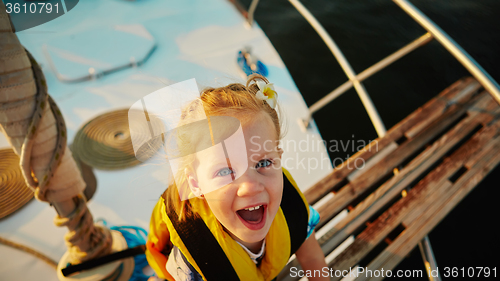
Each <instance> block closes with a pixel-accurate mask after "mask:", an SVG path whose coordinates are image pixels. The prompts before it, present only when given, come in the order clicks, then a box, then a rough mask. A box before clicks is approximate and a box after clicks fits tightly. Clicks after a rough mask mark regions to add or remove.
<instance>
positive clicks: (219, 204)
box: [188, 112, 283, 249]
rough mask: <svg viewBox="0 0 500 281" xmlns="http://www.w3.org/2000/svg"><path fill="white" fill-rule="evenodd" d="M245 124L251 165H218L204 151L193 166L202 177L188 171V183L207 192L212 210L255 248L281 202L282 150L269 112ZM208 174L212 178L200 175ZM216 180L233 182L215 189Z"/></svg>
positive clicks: (235, 235) (197, 190) (232, 232)
mask: <svg viewBox="0 0 500 281" xmlns="http://www.w3.org/2000/svg"><path fill="white" fill-rule="evenodd" d="M242 127H243V134H244V138H245V143H246V154H247V158H248V169H246V170H244V171H243V170H238V168H237V167H236V168H233V167H230V168H228V167H227V165H226V166H225V167H217V165H218V164H217V163H216V162H214V161H210V157H209V156H208V155H205V156H204V157H203V159H197V161H196V162H197V165H196V166H195V167H194V172H195V174H196V175H200V177H196V176H194V175H188V183H189V185H190V187H191V189H192V190H194V191H195V192H194V193H198V194H197V195H200V193H201V194H203V195H204V198H205V199H206V201H207V203H208V205H209V207H210V209H211V211H212V213H213V214H214V215H215V217H216V218H217V220H218V221H219V222H220V223H221V224H222V226H223V227H224V228H225V229H226V231H228V233H229V234H230V235H231V237H233V239H235V240H236V241H238V242H240V243H242V244H243V245H245V246H247V247H248V248H250V249H252V248H255V246H256V245H260V242H261V241H262V240H263V239H264V238H265V236H266V235H267V233H268V231H269V229H270V227H271V224H272V222H273V220H274V217H275V216H276V213H277V212H278V209H279V206H280V204H281V197H282V193H283V173H282V170H281V154H282V151H281V150H280V149H278V146H277V145H278V136H277V133H276V130H275V129H274V125H273V123H272V120H271V118H270V117H269V116H268V115H267V114H266V113H263V112H262V113H259V114H256V115H255V116H253V118H251V120H249V121H247V122H245V123H243V124H242ZM240 166H241V165H240ZM245 166H246V165H245ZM239 173H242V174H239ZM206 174H209V175H212V176H211V177H213V179H210V178H206V177H203V176H201V175H206ZM231 178H235V179H236V180H234V181H232V180H231ZM213 180H218V181H221V180H222V181H225V180H227V182H230V183H229V184H227V185H225V186H223V187H221V188H216V189H213V190H212V189H210V186H209V185H210V181H213ZM204 191H207V192H204Z"/></svg>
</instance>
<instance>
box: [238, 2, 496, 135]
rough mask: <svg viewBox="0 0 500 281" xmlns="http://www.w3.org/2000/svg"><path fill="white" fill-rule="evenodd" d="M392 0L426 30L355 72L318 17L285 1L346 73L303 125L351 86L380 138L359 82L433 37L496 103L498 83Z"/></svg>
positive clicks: (408, 7)
mask: <svg viewBox="0 0 500 281" xmlns="http://www.w3.org/2000/svg"><path fill="white" fill-rule="evenodd" d="M393 1H394V3H396V4H397V5H398V6H399V7H400V8H401V9H402V10H403V11H405V12H406V13H407V14H408V15H410V16H411V17H412V18H413V19H414V20H415V21H416V22H417V23H418V24H420V25H421V26H422V27H423V28H424V29H426V30H427V33H426V34H424V35H422V36H421V37H419V38H418V39H416V40H415V41H413V42H411V43H409V44H408V45H406V46H404V47H403V48H401V49H399V50H397V51H396V52H394V53H393V54H391V55H389V56H387V57H386V58H384V59H382V60H381V61H379V62H377V63H375V64H374V65H372V66H371V67H369V68H367V69H365V70H364V71H362V72H361V73H359V74H356V73H355V72H354V70H353V69H352V67H351V65H350V64H349V62H348V61H347V59H346V58H345V56H344V54H343V53H342V51H341V50H340V49H339V47H338V46H337V44H336V43H335V41H334V40H333V39H332V37H331V36H330V35H329V34H328V32H327V31H326V30H325V28H324V27H323V26H322V25H321V24H320V23H319V22H318V20H317V19H316V18H315V17H314V16H313V15H312V14H311V12H309V10H308V9H307V8H306V7H304V5H302V3H301V2H300V1H299V0H289V2H290V3H291V4H292V5H293V6H294V7H295V9H297V11H298V12H299V13H300V14H301V15H302V16H303V17H304V18H305V19H306V20H307V21H308V22H309V24H310V25H311V26H312V27H313V28H314V29H315V30H316V32H317V33H318V35H319V36H320V37H321V39H322V40H323V41H324V42H325V44H326V45H327V46H328V48H329V49H330V51H331V52H332V54H333V55H334V56H335V58H336V59H337V61H338V63H339V64H340V66H341V67H342V69H343V70H344V72H345V74H346V76H347V77H348V78H349V80H348V81H346V82H345V83H344V84H342V85H340V86H339V87H337V88H336V89H335V90H333V91H331V92H330V93H329V94H327V95H325V96H324V97H323V98H321V99H320V100H318V101H317V102H315V103H314V104H313V105H311V106H310V107H309V110H308V115H307V116H306V118H305V119H303V120H301V122H302V124H303V125H304V128H307V127H309V125H310V122H311V121H312V116H313V114H314V113H316V112H317V111H319V110H320V109H322V108H323V107H325V105H327V104H328V103H330V102H332V101H333V100H335V99H336V98H337V97H339V96H340V95H342V94H343V93H345V92H347V91H348V90H349V89H351V88H352V87H354V89H355V90H356V92H357V94H358V96H359V98H360V99H361V102H362V103H363V106H364V107H365V110H366V111H367V113H368V116H369V117H370V120H371V122H372V124H373V126H374V127H375V130H376V132H377V135H378V136H379V137H383V136H384V135H385V134H386V131H387V130H386V128H385V126H384V123H383V122H382V119H381V118H380V114H379V113H378V111H377V109H376V107H375V105H374V104H373V102H372V100H371V98H370V95H369V94H368V92H367V91H366V89H365V87H364V86H363V84H361V82H362V81H363V80H365V79H367V78H369V77H370V76H372V75H373V74H375V73H377V72H379V71H380V70H382V69H384V68H385V67H387V66H389V65H390V64H392V63H393V62H395V61H397V60H399V59H400V58H402V57H403V56H405V55H407V54H409V53H410V52H412V51H414V50H415V49H417V48H419V47H421V46H423V45H425V44H427V43H429V42H430V41H432V39H436V40H437V41H438V42H439V43H440V44H441V45H442V46H443V47H444V48H445V49H446V50H447V51H448V52H449V53H450V54H452V55H453V56H454V57H455V58H456V59H457V60H458V61H459V62H460V63H461V64H462V65H463V66H464V67H465V68H466V69H467V70H468V71H469V72H470V73H471V74H472V76H474V77H475V78H476V79H477V80H478V81H479V83H481V85H482V86H483V87H484V88H485V89H486V90H487V91H488V92H489V93H490V94H491V95H492V96H493V98H494V99H495V100H496V101H497V102H498V103H499V104H500V86H499V85H498V83H497V82H496V81H495V80H494V79H493V78H492V77H491V76H490V75H489V74H488V73H487V72H486V71H485V70H484V69H483V68H482V67H481V66H480V65H479V64H478V63H477V62H476V61H475V60H474V59H473V58H472V57H471V56H470V55H469V54H468V53H467V52H466V51H465V50H464V49H463V48H462V47H460V45H458V44H457V43H456V42H455V41H454V40H453V39H452V38H451V37H450V36H449V35H448V34H446V33H445V32H444V31H443V30H442V29H441V28H439V27H438V26H437V25H436V24H435V23H434V22H433V21H432V20H430V19H429V18H428V17H427V16H426V15H424V14H423V13H422V12H421V11H420V10H419V9H417V8H416V7H415V6H414V5H412V4H411V3H410V2H408V1H407V0H393ZM257 4H258V0H253V1H252V3H251V4H250V9H249V11H248V15H247V19H248V23H249V24H252V23H253V18H254V17H253V15H254V13H255V10H256V6H257Z"/></svg>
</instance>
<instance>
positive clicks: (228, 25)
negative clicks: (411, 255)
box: [0, 0, 332, 280]
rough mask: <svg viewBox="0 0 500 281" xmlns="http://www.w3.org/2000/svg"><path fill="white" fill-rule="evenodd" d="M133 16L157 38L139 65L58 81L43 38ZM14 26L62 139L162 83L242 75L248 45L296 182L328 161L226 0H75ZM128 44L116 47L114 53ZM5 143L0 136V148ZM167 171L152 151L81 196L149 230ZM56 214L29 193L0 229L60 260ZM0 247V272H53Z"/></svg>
mask: <svg viewBox="0 0 500 281" xmlns="http://www.w3.org/2000/svg"><path fill="white" fill-rule="evenodd" d="M138 25H140V26H142V27H143V28H145V29H146V30H147V31H148V33H149V34H151V36H152V38H153V39H154V41H155V43H156V48H155V50H154V51H153V53H152V54H151V55H150V57H149V58H148V59H147V60H146V62H145V63H144V64H143V65H141V66H138V67H133V68H126V69H123V70H120V71H117V72H114V73H111V74H108V75H105V76H103V77H101V78H99V79H95V80H90V81H84V82H78V83H63V82H61V81H59V80H58V79H57V77H56V75H55V73H54V72H53V71H52V70H51V68H50V67H49V64H48V61H47V58H46V56H45V55H44V52H43V46H44V45H50V44H51V42H61V40H63V41H64V39H65V38H67V39H68V40H70V38H71V36H72V35H74V34H77V33H82V32H88V31H91V30H96V29H104V28H106V29H112V28H121V27H123V26H138ZM117 26H118V27H117ZM101 34H103V35H102V36H104V34H106V32H103V33H101ZM17 35H18V37H19V40H20V42H21V43H22V44H23V45H24V47H25V48H26V49H27V50H29V51H30V52H31V53H32V54H33V56H34V57H35V59H36V60H37V61H38V62H39V63H40V64H41V66H42V70H43V71H44V73H45V76H46V79H47V83H48V87H49V93H50V94H51V95H52V97H53V98H54V100H55V101H56V102H57V103H58V105H59V107H60V108H61V110H62V113H63V115H64V118H65V120H66V125H67V130H68V143H72V141H73V138H74V136H75V134H76V132H77V131H78V129H79V128H81V127H82V126H83V125H84V124H86V123H87V122H88V121H90V120H91V119H92V118H94V117H96V116H98V115H100V114H103V113H106V112H109V111H113V110H117V109H123V108H130V106H131V105H132V104H133V103H134V102H136V101H137V100H139V99H141V98H142V97H144V96H146V95H148V94H150V93H152V92H154V91H155V90H158V89H160V88H163V87H165V86H167V85H171V84H173V83H176V82H181V81H184V80H188V79H191V78H195V79H196V81H197V83H198V87H199V88H200V89H203V88H205V87H219V86H224V85H227V84H229V83H234V82H239V83H245V78H244V75H243V73H242V72H241V71H240V70H239V67H238V65H237V63H236V56H237V52H238V51H239V50H240V49H242V48H243V47H245V46H250V47H251V48H252V51H253V53H254V55H256V56H257V57H258V58H259V59H260V60H261V61H262V62H263V63H265V64H266V65H267V67H268V68H269V75H268V79H269V81H270V82H271V83H274V85H275V89H276V91H277V92H278V95H279V97H278V102H279V104H280V106H281V109H282V113H283V116H282V117H283V119H285V126H286V131H287V134H286V136H285V138H284V139H283V148H284V154H283V165H284V166H285V167H286V168H288V169H289V171H290V172H291V174H292V175H293V176H294V178H295V180H296V181H297V183H298V185H299V186H300V187H301V189H302V190H305V189H307V188H308V187H310V186H311V185H312V184H314V183H315V182H316V181H317V180H319V179H320V178H322V177H323V176H324V175H326V174H327V173H328V172H330V171H331V169H332V165H331V161H330V160H329V158H328V154H327V152H326V149H325V147H324V146H323V144H322V142H321V136H320V135H319V133H318V131H317V128H316V127H315V125H314V124H313V128H312V129H310V130H309V131H308V132H307V133H304V132H302V131H301V130H300V128H299V126H298V122H297V120H298V119H299V118H303V117H305V116H306V113H307V107H306V104H305V102H304V100H303V98H302V96H301V95H300V93H299V91H298V89H297V87H296V86H295V84H294V82H293V81H292V79H291V77H290V74H289V73H288V71H287V69H286V67H285V66H284V64H283V62H282V61H281V59H280V57H279V55H278V53H276V51H275V49H274V48H273V46H272V45H271V43H270V42H269V40H268V39H267V37H266V36H265V34H264V33H263V32H262V30H261V29H260V28H259V27H258V25H257V24H255V25H254V26H253V27H252V28H248V27H246V25H245V22H244V19H243V17H242V16H241V15H240V14H239V13H238V11H237V10H236V9H235V8H234V7H233V6H232V5H231V4H230V3H229V1H223V0H219V1H201V0H200V1H159V0H158V1H153V0H150V1H118V0H112V1H89V0H87V1H80V2H79V3H78V5H77V6H76V7H75V8H73V9H72V10H71V11H70V12H69V13H67V14H66V15H64V16H61V17H59V18H57V19H54V20H52V21H50V22H48V23H45V24H42V25H40V26H37V27H34V28H31V29H28V30H24V31H21V32H18V33H17ZM98 35H99V34H98ZM94 40H96V41H102V42H105V41H106V40H99V38H96V39H94ZM95 43H96V44H98V43H99V42H95ZM130 49H131V48H130V46H128V47H127V48H120V47H119V46H118V47H116V52H117V53H120V52H124V51H125V50H130ZM132 49H133V48H132ZM96 50H97V51H98V50H99V48H97V49H96ZM120 55H127V54H123V53H120ZM8 146H9V145H8V143H7V141H6V140H5V138H4V136H3V135H0V148H7V147H8ZM168 170H169V167H168V164H167V161H164V159H158V158H155V159H151V160H150V161H146V162H144V163H141V164H139V165H138V166H135V167H132V168H127V169H123V170H118V171H101V170H94V173H95V175H96V177H97V191H96V193H95V195H94V197H93V198H92V200H91V201H90V202H89V204H88V205H89V208H90V211H91V213H92V214H93V216H94V219H99V218H102V219H105V220H106V221H107V222H108V225H135V226H140V227H143V228H145V229H146V230H147V229H148V228H149V219H150V215H151V210H152V208H153V206H154V204H155V203H156V201H157V199H158V198H159V196H160V195H161V193H162V192H163V191H164V190H165V188H166V183H167V181H168V178H167V177H168ZM55 215H56V212H55V210H54V209H53V208H52V207H50V206H49V205H48V204H46V203H42V202H38V201H36V200H33V201H31V202H30V203H28V204H27V205H26V206H25V207H23V208H22V209H21V210H19V211H17V212H16V213H14V214H12V215H11V216H9V217H7V218H4V219H3V220H1V221H0V235H1V236H2V237H5V238H7V239H11V240H13V241H15V242H18V243H22V244H24V245H27V246H29V247H32V248H34V249H36V250H38V251H40V252H43V253H44V254H46V255H47V256H49V257H50V258H52V259H53V260H55V261H59V259H60V258H61V256H62V255H63V253H64V252H65V251H66V246H65V244H64V240H63V236H64V234H65V233H66V231H67V230H66V228H59V227H56V226H55V225H54V224H53V218H54V216H55ZM0 252H2V255H0V264H2V266H1V267H0V276H1V278H0V279H2V280H3V279H5V280H29V279H34V280H56V279H57V277H56V273H55V270H54V269H52V268H51V267H49V266H47V265H46V264H45V263H44V262H43V261H41V260H39V259H37V258H34V257H32V256H30V255H28V254H25V253H23V252H19V251H18V250H14V249H11V248H7V247H5V246H1V245H0ZM26 268H29V270H26ZM41 276H42V277H41Z"/></svg>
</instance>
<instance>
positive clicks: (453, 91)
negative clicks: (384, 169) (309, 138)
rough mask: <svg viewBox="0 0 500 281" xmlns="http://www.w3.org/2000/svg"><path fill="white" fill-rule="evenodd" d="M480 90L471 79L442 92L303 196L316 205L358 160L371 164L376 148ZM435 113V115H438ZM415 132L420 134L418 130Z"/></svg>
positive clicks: (383, 146)
mask: <svg viewBox="0 0 500 281" xmlns="http://www.w3.org/2000/svg"><path fill="white" fill-rule="evenodd" d="M479 88H480V85H479V83H477V81H475V80H474V79H473V78H471V77H468V78H464V79H461V80H459V81H457V82H455V83H454V84H453V85H451V86H450V87H448V88H447V89H445V90H444V91H443V92H441V93H440V94H439V96H438V97H437V98H433V99H431V100H430V101H429V102H428V103H426V104H425V105H424V106H422V107H421V108H419V109H417V110H416V111H415V112H413V113H412V114H410V115H409V116H407V117H406V118H405V119H403V120H402V121H401V122H399V123H398V124H397V125H395V126H394V127H393V128H391V129H390V130H389V131H388V132H387V135H386V136H385V137H384V138H382V139H376V140H375V141H373V142H372V143H370V144H369V145H368V146H367V147H366V149H363V150H361V151H358V153H356V154H354V155H353V156H352V157H351V159H349V160H348V161H347V164H350V165H342V167H340V168H337V169H334V170H333V171H332V172H331V173H330V174H329V175H328V176H326V177H324V178H323V179H321V180H319V181H318V182H317V183H316V184H314V185H313V186H312V187H311V188H309V189H308V190H307V191H306V192H304V195H305V197H306V199H307V201H308V202H309V203H310V204H314V203H316V202H317V201H318V200H319V199H321V197H323V196H324V195H325V194H327V193H328V192H330V191H331V190H332V189H333V188H334V187H336V186H337V185H338V184H341V183H342V182H343V181H344V179H345V178H346V177H347V176H348V175H349V174H350V173H351V172H352V171H353V169H350V168H349V167H353V166H354V161H356V160H357V159H362V160H363V161H368V160H369V159H370V158H371V157H373V155H375V154H376V153H377V151H375V148H377V150H381V149H383V148H385V147H386V146H387V145H389V144H390V143H392V142H393V141H396V140H398V139H400V138H401V137H402V136H403V134H404V132H406V131H407V130H408V129H410V128H412V127H414V126H416V125H417V124H419V123H421V122H423V120H427V118H428V117H429V116H430V117H432V118H437V117H439V114H441V113H442V112H443V110H444V109H445V108H446V107H447V101H448V100H453V99H454V98H455V97H456V96H461V95H465V96H470V94H472V93H474V92H475V91H477V90H478V89H479ZM433 112H436V113H438V114H436V113H433ZM415 131H417V130H416V129H415Z"/></svg>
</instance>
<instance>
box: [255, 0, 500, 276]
mask: <svg viewBox="0 0 500 281" xmlns="http://www.w3.org/2000/svg"><path fill="white" fill-rule="evenodd" d="M393 1H394V3H396V4H397V5H398V6H399V7H400V8H401V9H402V10H403V11H405V12H406V13H407V14H408V15H410V16H411V17H412V18H413V19H414V20H415V21H416V22H417V23H418V24H420V25H421V26H422V27H423V28H424V29H425V30H427V33H425V34H424V35H422V36H420V37H419V38H417V39H416V40H414V41H413V42H411V43H409V44H408V45H406V46H404V47H402V48H401V49H399V50H397V51H396V52H394V53H392V54H391V55H389V56H387V57H385V58H384V59H382V60H380V61H379V62H377V63H375V64H374V65H372V66H370V67H368V68H367V69H365V70H364V71H362V72H361V73H359V74H356V73H355V72H354V70H353V69H352V67H351V65H350V64H349V62H348V61H347V59H346V58H345V56H344V54H343V53H342V51H341V50H340V49H339V47H338V46H337V44H336V43H335V41H334V40H333V39H332V37H331V36H330V35H329V34H328V32H327V31H326V30H325V28H324V27H323V26H322V25H321V24H320V23H319V22H318V20H317V19H316V18H315V17H314V16H313V15H312V14H311V12H309V10H308V9H307V8H306V7H304V5H302V3H301V2H300V1H299V0H289V2H290V3H291V4H292V5H293V6H294V7H295V9H296V10H297V11H298V12H299V13H300V14H301V15H302V16H303V17H304V18H305V19H306V20H307V21H308V22H309V24H310V25H311V26H312V27H313V28H314V29H315V30H316V32H317V33H318V35H319V36H320V37H321V39H322V40H323V41H324V42H325V44H326V45H327V47H328V48H329V49H330V51H331V52H332V54H333V55H334V56H335V59H336V60H337V62H338V63H339V64H340V66H341V67H342V69H343V71H344V72H345V74H346V76H347V77H348V79H349V80H348V81H346V82H345V83H343V84H342V85H340V86H339V87H337V88H336V89H334V90H333V91H331V92H330V93H329V94H327V95H325V96H324V97H323V98H321V99H320V100H318V101H317V102H315V103H314V104H313V105H311V106H310V107H309V108H308V114H307V116H306V118H305V119H301V120H299V121H300V124H302V125H303V129H304V130H307V128H308V127H309V125H310V123H311V121H312V119H313V117H312V116H313V114H314V113H315V112H317V111H319V110H320V109H322V108H323V107H325V106H326V105H327V104H328V103H330V102H332V101H333V100H335V99H336V98H337V97H339V96H340V95H342V94H343V93H345V92H347V91H348V90H349V89H351V88H352V87H354V89H355V90H356V92H357V94H358V96H359V98H360V99H361V102H362V103H363V106H364V107H365V110H366V111H367V113H368V116H369V117H370V120H371V122H372V124H373V126H374V127H375V130H376V132H377V135H378V137H379V138H382V137H383V136H384V135H385V134H386V132H387V130H386V128H385V126H384V123H383V121H382V119H381V118H380V114H379V113H378V111H377V109H376V107H375V105H374V104H373V102H372V100H371V98H370V95H369V94H368V92H367V91H366V89H365V87H364V86H363V84H362V83H361V82H362V81H363V80H365V79H367V78H369V77H371V76H372V75H373V74H375V73H377V72H379V71H381V70H382V69H384V68H386V67H387V66H389V65H390V64H392V63H393V62H395V61H397V60H399V59H401V58H402V57H404V56H405V55H407V54H409V53H410V52H412V51H414V50H416V49H417V48H419V47H421V46H424V45H426V44H427V43H429V42H430V41H432V39H436V40H437V41H438V42H439V43H440V44H441V45H442V46H443V47H444V48H445V49H446V50H447V51H448V52H449V53H450V54H452V55H453V56H454V57H455V58H456V59H457V60H458V61H459V62H460V63H461V64H462V65H463V66H464V67H465V68H466V69H467V70H468V71H469V72H470V73H471V74H472V76H474V77H475V78H476V79H477V80H478V82H479V83H480V84H481V85H482V86H483V87H484V88H485V89H486V90H487V92H488V93H489V94H490V95H491V96H492V97H493V98H494V99H495V100H496V101H497V102H498V103H499V104H500V86H499V85H498V83H497V82H496V81H495V80H494V79H493V78H492V77H491V76H490V75H489V74H488V73H487V72H486V71H485V70H484V69H483V68H482V67H481V66H480V65H479V64H478V63H477V62H476V61H475V60H474V58H472V57H471V56H470V55H469V54H468V53H467V52H466V51H465V50H464V49H463V48H462V47H460V45H458V44H457V43H456V42H455V41H454V40H453V39H452V38H451V37H450V36H449V35H448V34H446V32H444V31H443V30H442V29H441V28H439V27H438V26H437V25H436V24H435V23H434V22H433V21H432V20H430V19H429V18H428V17H427V16H426V15H424V14H423V13H422V12H421V11H420V10H419V9H417V8H416V7H415V6H414V5H412V4H411V3H410V2H408V1H407V0H393ZM258 2H259V0H253V1H252V3H251V4H250V8H249V10H248V13H247V14H246V18H247V21H248V24H249V25H252V24H253V20H254V13H255V10H256V7H257V4H258ZM418 245H419V248H420V250H421V254H422V258H423V260H424V263H425V266H426V268H430V269H431V270H435V269H436V268H437V265H436V260H435V258H434V254H433V251H432V248H431V245H430V241H429V238H428V237H427V236H425V237H424V239H423V240H422V241H420V242H419V243H418ZM429 278H430V279H431V280H436V281H439V280H441V279H440V277H439V276H438V277H434V278H432V277H429Z"/></svg>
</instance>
